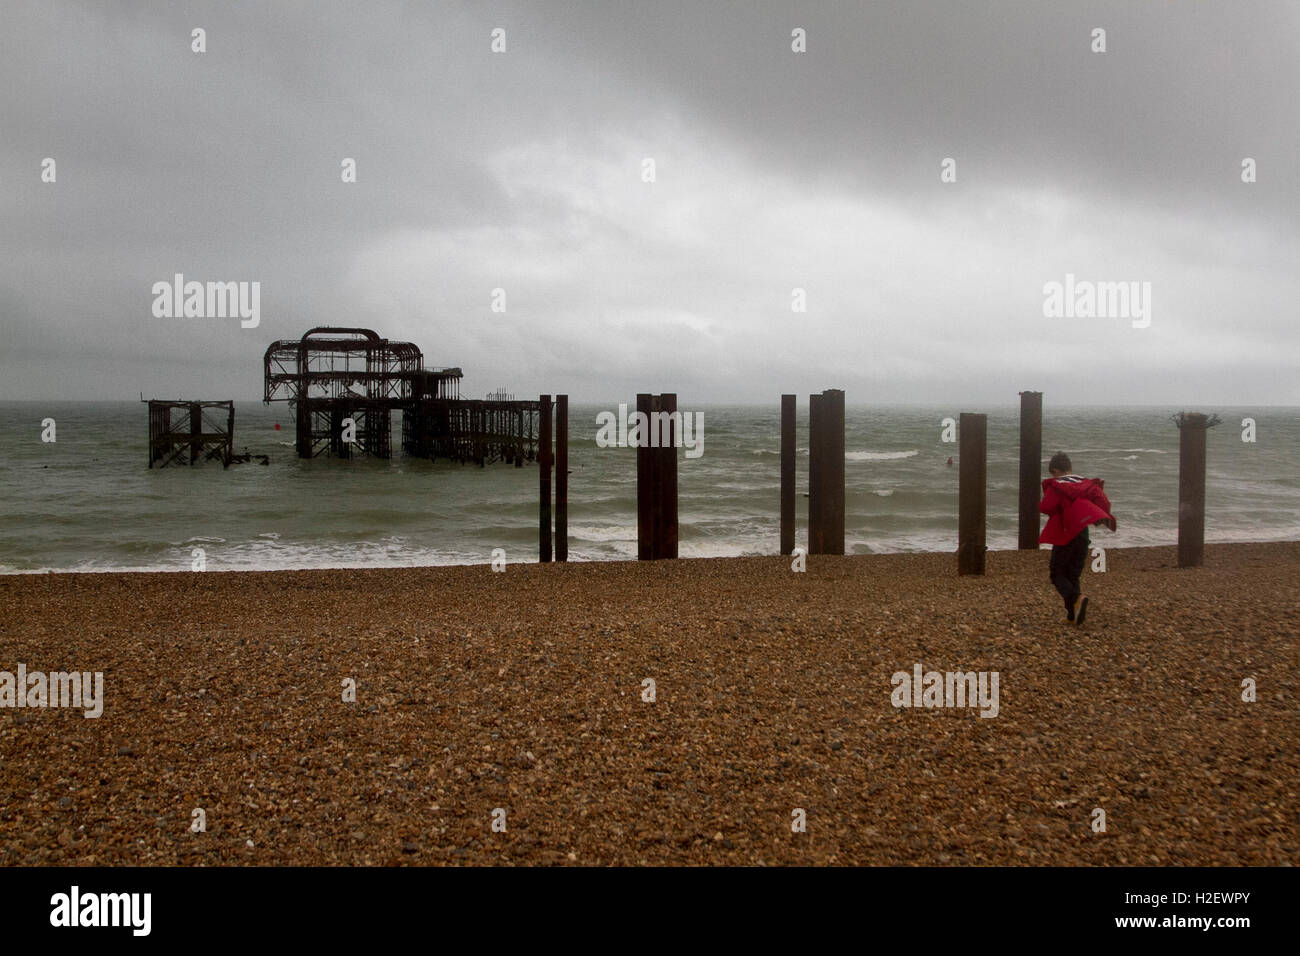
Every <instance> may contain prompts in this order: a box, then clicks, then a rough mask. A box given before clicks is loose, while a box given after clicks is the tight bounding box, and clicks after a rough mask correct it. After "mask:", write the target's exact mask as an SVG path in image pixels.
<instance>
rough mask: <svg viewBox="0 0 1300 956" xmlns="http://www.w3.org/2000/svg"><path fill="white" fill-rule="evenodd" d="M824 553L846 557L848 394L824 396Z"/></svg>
mask: <svg viewBox="0 0 1300 956" xmlns="http://www.w3.org/2000/svg"><path fill="white" fill-rule="evenodd" d="M822 423H823V432H824V436H823V438H822V455H823V457H822V474H823V476H824V479H823V482H822V489H823V492H824V494H825V498H824V501H825V504H824V505H823V508H822V553H823V554H843V553H844V391H843V389H839V388H828V389H826V390H825V391H824V392H822Z"/></svg>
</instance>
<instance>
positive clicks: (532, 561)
mask: <svg viewBox="0 0 1300 956" xmlns="http://www.w3.org/2000/svg"><path fill="white" fill-rule="evenodd" d="M1092 543H1093V545H1094V546H1096V545H1100V546H1101V547H1104V548H1105V550H1106V553H1107V554H1111V553H1115V554H1124V553H1135V552H1139V551H1157V550H1161V549H1171V548H1172V549H1175V550H1176V549H1177V545H1176V544H1172V543H1171V544H1136V545H1127V546H1122V547H1121V546H1114V545H1107V544H1106V539H1105V538H1101V537H1099V538H1096V539H1094V540H1093V542H1092ZM1274 544H1300V537H1296V538H1268V539H1260V540H1250V541H1208V540H1207V541H1206V542H1205V549H1206V551H1207V552H1208V551H1209V550H1210V549H1211V548H1223V547H1254V546H1256V545H1274ZM800 547H803V545H800ZM534 550H535V548H534ZM1051 550H1052V549H1051V546H1050V545H1039V547H1038V551H1040V552H1044V553H1050V552H1051ZM986 553H987V554H988V555H990V556H991V555H994V554H1015V553H1021V549H1018V548H988V549H987V552H986ZM1027 553H1029V554H1033V553H1035V552H1034V551H1028V552H1027ZM956 554H957V552H956V549H955V548H954V549H953V550H952V551H880V552H869V553H863V554H845V555H822V556H820V557H837V558H846V559H857V558H902V557H911V556H916V557H934V556H948V557H951V558H953V559H954V560H955V559H956ZM779 557H781V555H777V554H742V555H706V556H701V557H679V558H675V559H672V560H676V561H688V562H710V561H754V560H771V559H775V558H779ZM509 563H510V564H511V565H514V564H520V565H540V564H541V563H542V562H540V561H538V560H537V559H536V558H529V559H527V560H524V561H514V560H511V561H510V562H509ZM550 563H552V564H564V563H567V564H573V565H589V564H596V565H607V564H613V565H636V564H641V563H644V562H640V561H638V560H637V559H636V558H622V557H620V558H597V559H595V560H585V559H580V558H579V559H575V558H573V557H572V556H570V560H569V561H568V562H559V561H552V562H550ZM489 564H491V557H490V556H489V557H487V558H485V559H484V560H482V561H477V562H467V561H465V562H456V563H448V564H366V565H357V566H354V567H347V566H334V565H331V566H322V567H301V568H209V569H205V570H204V571H201V572H196V571H193V570H191V569H189V568H184V567H179V568H171V569H166V570H164V569H162V568H151V569H140V568H125V569H118V568H105V569H102V570H95V571H65V570H56V569H44V570H37V571H0V580H3V579H4V578H7V577H37V576H42V575H58V576H61V577H72V576H77V575H117V574H127V575H154V574H166V575H176V574H179V575H187V574H300V573H304V572H312V571H322V572H329V571H417V570H422V569H435V568H480V567H483V566H485V565H489Z"/></svg>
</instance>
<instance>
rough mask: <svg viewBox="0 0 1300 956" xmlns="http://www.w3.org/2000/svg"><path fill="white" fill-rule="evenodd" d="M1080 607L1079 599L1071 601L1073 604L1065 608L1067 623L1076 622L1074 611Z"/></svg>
mask: <svg viewBox="0 0 1300 956" xmlns="http://www.w3.org/2000/svg"><path fill="white" fill-rule="evenodd" d="M1078 606H1079V599H1078V598H1075V599H1074V600H1073V601H1071V602H1070V603H1069V605H1068V606H1067V607H1066V608H1065V619H1066V620H1067V621H1071V622H1072V621H1073V620H1074V609H1075V608H1076V607H1078Z"/></svg>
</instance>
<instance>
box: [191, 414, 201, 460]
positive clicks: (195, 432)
mask: <svg viewBox="0 0 1300 956" xmlns="http://www.w3.org/2000/svg"><path fill="white" fill-rule="evenodd" d="M202 455H203V406H202V405H200V404H199V403H198V402H190V464H191V465H197V464H198V462H199V458H200V457H202Z"/></svg>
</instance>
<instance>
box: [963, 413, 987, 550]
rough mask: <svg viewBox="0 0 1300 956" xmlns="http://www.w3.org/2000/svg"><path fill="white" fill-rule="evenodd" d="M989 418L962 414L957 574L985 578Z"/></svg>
mask: <svg viewBox="0 0 1300 956" xmlns="http://www.w3.org/2000/svg"><path fill="white" fill-rule="evenodd" d="M988 418H989V417H988V416H987V415H977V414H974V413H971V412H962V413H961V422H960V423H959V425H958V435H957V440H958V446H957V448H958V455H959V456H960V458H961V461H960V462H959V465H958V469H957V573H958V574H983V573H984V551H985V494H986V489H987V487H988V454H987V452H988Z"/></svg>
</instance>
